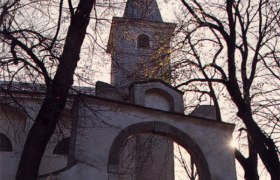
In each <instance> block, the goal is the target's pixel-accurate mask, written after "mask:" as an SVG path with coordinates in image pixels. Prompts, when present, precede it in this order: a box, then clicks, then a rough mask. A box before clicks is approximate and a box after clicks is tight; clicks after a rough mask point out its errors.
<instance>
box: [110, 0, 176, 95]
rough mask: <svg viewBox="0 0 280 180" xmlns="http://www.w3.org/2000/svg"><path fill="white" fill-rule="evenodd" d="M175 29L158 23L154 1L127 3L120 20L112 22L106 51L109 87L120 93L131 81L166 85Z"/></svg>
mask: <svg viewBox="0 0 280 180" xmlns="http://www.w3.org/2000/svg"><path fill="white" fill-rule="evenodd" d="M175 26H176V25H175V24H172V23H165V22H163V21H162V17H161V14H160V11H159V8H158V5H157V2H156V0H128V1H127V4H126V7H125V12H124V15H123V17H114V18H113V21H112V26H111V32H110V37H109V42H108V47H107V52H108V53H110V54H111V57H112V68H111V69H112V70H111V84H112V85H113V86H115V87H117V88H118V89H119V90H120V89H121V90H124V89H126V88H127V87H128V86H129V85H130V84H131V83H132V82H134V81H141V80H147V79H162V80H164V81H169V80H170V69H169V63H170V58H169V56H170V55H169V48H170V38H171V36H172V33H173V32H174V29H175Z"/></svg>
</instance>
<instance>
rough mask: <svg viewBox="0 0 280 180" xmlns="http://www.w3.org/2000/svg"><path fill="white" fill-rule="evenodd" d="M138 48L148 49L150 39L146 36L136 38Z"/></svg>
mask: <svg viewBox="0 0 280 180" xmlns="http://www.w3.org/2000/svg"><path fill="white" fill-rule="evenodd" d="M137 46H138V48H149V47H150V38H149V36H147V35H146V34H141V35H139V36H138V38H137Z"/></svg>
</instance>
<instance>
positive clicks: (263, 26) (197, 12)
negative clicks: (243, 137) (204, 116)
mask: <svg viewBox="0 0 280 180" xmlns="http://www.w3.org/2000/svg"><path fill="white" fill-rule="evenodd" d="M181 2H182V4H183V13H184V14H183V18H181V24H180V26H179V28H178V32H177V34H176V36H177V38H178V41H177V44H176V45H175V50H178V52H177V54H176V55H175V56H176V57H177V59H178V60H176V62H175V63H174V65H175V66H174V69H175V71H176V72H178V74H179V75H178V76H177V77H178V78H180V80H179V81H177V83H178V86H177V87H181V88H182V90H184V91H185V92H186V94H187V95H190V94H192V96H193V97H195V99H196V100H197V102H200V101H201V100H203V98H205V100H207V101H209V100H210V101H213V103H214V105H216V107H217V109H218V111H217V112H218V119H221V118H220V117H221V115H220V111H219V110H222V111H224V109H226V108H227V109H228V108H230V107H233V109H232V111H234V113H235V114H236V116H237V117H236V118H235V119H237V118H238V119H239V120H241V122H242V124H241V127H242V128H244V129H245V130H246V133H247V136H248V148H249V153H248V158H246V157H245V156H244V155H242V153H241V152H239V151H238V150H236V158H237V160H238V161H239V163H240V164H241V166H242V167H243V168H244V170H245V178H246V179H259V175H258V171H257V167H258V163H257V155H259V157H260V159H261V161H262V163H263V164H264V166H265V168H266V170H267V171H268V172H269V174H270V176H271V179H273V180H277V179H279V178H280V177H279V169H280V163H279V149H278V148H279V147H278V146H277V142H278V141H276V138H277V133H279V125H278V124H279V117H278V115H277V112H279V111H278V110H279V108H278V107H279V105H278V103H279V96H276V95H277V94H279V90H278V89H277V88H276V87H275V82H276V79H277V77H279V76H278V75H279V69H278V70H277V69H276V68H274V67H275V66H277V64H279V50H280V49H279V37H280V36H279V35H280V34H279V16H280V10H279V2H278V1H275V0H268V1H264V0H255V1H253V0H249V1H246V2H244V1H240V0H238V1H233V0H226V1H215V0H214V1H204V0H181ZM272 64H273V66H272ZM277 73H278V74H277ZM276 74H277V75H276ZM275 75H276V77H275ZM186 79H187V80H186ZM266 82H267V83H266ZM278 87H279V86H278ZM188 92H192V93H188ZM209 97H210V98H209ZM267 114H269V116H268V115H267ZM278 114H279V113H278ZM268 117H269V118H268ZM236 122H237V123H239V122H238V121H236Z"/></svg>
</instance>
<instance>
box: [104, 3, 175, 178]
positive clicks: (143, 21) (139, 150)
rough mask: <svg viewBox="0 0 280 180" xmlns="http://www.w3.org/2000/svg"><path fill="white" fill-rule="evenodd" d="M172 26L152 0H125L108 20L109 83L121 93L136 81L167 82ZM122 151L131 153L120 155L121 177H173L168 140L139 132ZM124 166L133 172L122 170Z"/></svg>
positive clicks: (168, 78) (171, 155)
mask: <svg viewBox="0 0 280 180" xmlns="http://www.w3.org/2000/svg"><path fill="white" fill-rule="evenodd" d="M175 27H176V24H173V23H165V22H163V20H162V17H161V14H160V11H159V8H158V4H157V2H156V0H128V1H127V3H126V7H125V11H124V15H123V17H113V20H112V25H111V31H110V36H109V42H108V46H107V53H110V54H111V58H112V66H111V85H113V86H114V87H116V89H117V90H118V91H119V92H120V93H121V94H122V95H125V92H126V90H127V89H128V87H129V86H130V85H131V84H132V83H134V82H136V81H143V80H148V79H161V80H163V81H166V82H169V81H170V79H171V73H170V53H169V52H170V39H171V36H172V34H173V32H174V29H175ZM142 98H144V97H142ZM158 106H161V105H158ZM147 142H148V143H147ZM147 145H148V146H147ZM123 152H125V153H124V154H126V155H129V154H134V156H135V157H133V158H132V160H128V157H129V156H124V157H123V158H121V159H123V160H124V163H121V164H122V165H121V167H126V168H123V172H124V174H127V175H124V177H123V179H133V180H154V179H161V180H174V159H173V158H174V156H173V142H172V141H169V140H167V139H166V138H164V137H156V136H154V135H151V134H139V135H136V136H134V137H133V138H130V142H128V143H127V144H126V146H125V147H124V151H123ZM121 156H122V155H121ZM143 159H144V160H145V161H143ZM127 161H129V162H127ZM127 169H132V171H134V172H133V173H132V174H131V172H126V171H127Z"/></svg>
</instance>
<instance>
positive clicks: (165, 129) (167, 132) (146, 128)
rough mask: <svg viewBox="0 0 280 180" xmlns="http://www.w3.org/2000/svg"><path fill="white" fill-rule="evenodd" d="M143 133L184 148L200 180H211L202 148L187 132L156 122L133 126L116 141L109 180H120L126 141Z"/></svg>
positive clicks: (111, 158) (108, 169)
mask: <svg viewBox="0 0 280 180" xmlns="http://www.w3.org/2000/svg"><path fill="white" fill-rule="evenodd" d="M141 133H151V134H156V135H161V136H165V137H168V138H170V139H172V140H173V141H175V142H176V143H178V144H179V145H181V146H182V147H184V148H185V149H186V150H187V151H188V152H189V154H190V155H191V156H192V158H193V160H194V162H195V164H196V166H197V170H198V175H199V178H200V180H211V179H212V178H211V174H210V170H209V166H208V163H207V161H206V159H205V157H204V154H203V153H202V150H201V149H200V147H199V146H198V145H197V144H196V142H195V141H194V140H193V139H192V138H191V137H190V136H189V135H188V134H187V133H185V132H183V131H182V130H179V129H178V128H176V127H173V126H171V125H169V124H167V123H164V122H159V121H154V122H141V123H136V124H133V125H131V126H129V127H126V128H125V129H123V130H122V131H121V132H120V133H119V134H118V135H117V136H116V138H115V139H114V141H113V143H112V146H111V149H110V153H109V157H108V164H107V171H108V173H109V180H119V178H118V174H120V173H119V168H118V167H119V154H120V150H121V148H122V146H123V144H124V143H125V141H126V139H127V138H129V137H130V136H132V135H136V134H141Z"/></svg>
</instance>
